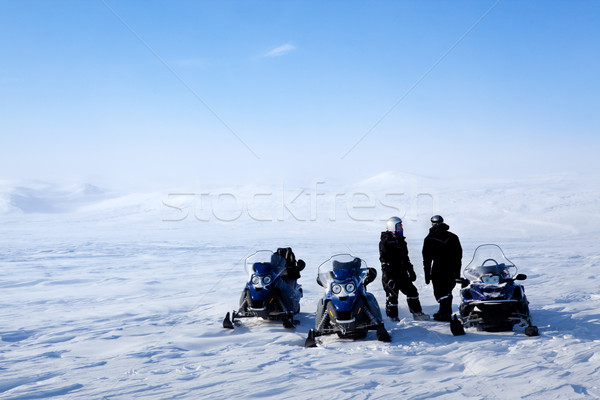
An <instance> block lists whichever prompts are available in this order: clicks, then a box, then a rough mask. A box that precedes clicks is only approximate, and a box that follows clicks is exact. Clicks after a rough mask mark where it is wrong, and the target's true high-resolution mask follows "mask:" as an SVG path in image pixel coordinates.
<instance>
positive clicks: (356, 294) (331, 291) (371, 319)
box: [304, 254, 391, 347]
mask: <svg viewBox="0 0 600 400" xmlns="http://www.w3.org/2000/svg"><path fill="white" fill-rule="evenodd" d="M376 276H377V270H375V269H374V268H368V267H367V264H366V262H365V261H364V260H362V259H360V258H357V257H354V256H351V255H350V254H338V255H335V256H332V257H331V258H330V259H328V260H327V261H325V262H324V263H323V264H321V265H320V266H319V270H318V277H317V283H318V284H319V285H320V286H322V287H324V288H325V294H324V296H323V298H321V300H319V303H318V305H317V314H316V318H315V329H311V330H310V332H309V333H308V337H307V339H306V342H305V344H304V345H305V347H316V345H317V342H316V340H315V338H316V337H318V336H323V335H331V334H334V333H336V334H337V335H338V336H339V337H341V338H350V339H362V338H364V337H366V336H367V332H368V331H369V330H375V331H376V332H377V339H378V340H380V341H383V342H390V341H391V337H390V335H389V333H388V332H387V331H386V329H385V327H384V325H383V318H382V316H381V310H380V308H379V304H378V303H377V300H376V299H375V296H373V294H371V293H369V292H367V289H366V286H367V285H368V284H369V283H370V282H372V281H373V280H374V279H375V277H376Z"/></svg>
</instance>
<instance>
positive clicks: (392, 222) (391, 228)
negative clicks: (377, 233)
mask: <svg viewBox="0 0 600 400" xmlns="http://www.w3.org/2000/svg"><path fill="white" fill-rule="evenodd" d="M398 224H402V220H401V219H400V218H398V217H391V218H390V219H388V220H387V223H386V228H387V231H388V232H396V231H397V229H396V227H397V226H398Z"/></svg>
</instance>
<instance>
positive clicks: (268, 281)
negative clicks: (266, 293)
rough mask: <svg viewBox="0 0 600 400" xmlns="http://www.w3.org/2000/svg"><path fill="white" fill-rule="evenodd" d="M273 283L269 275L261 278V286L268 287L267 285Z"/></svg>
mask: <svg viewBox="0 0 600 400" xmlns="http://www.w3.org/2000/svg"><path fill="white" fill-rule="evenodd" d="M272 281H273V279H272V278H271V276H270V275H267V276H265V277H264V278H263V284H265V285H268V284H269V283H271V282H272Z"/></svg>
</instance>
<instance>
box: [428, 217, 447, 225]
mask: <svg viewBox="0 0 600 400" xmlns="http://www.w3.org/2000/svg"><path fill="white" fill-rule="evenodd" d="M442 222H444V218H442V216H441V215H434V216H433V217H431V223H432V224H433V225H437V224H441V223H442Z"/></svg>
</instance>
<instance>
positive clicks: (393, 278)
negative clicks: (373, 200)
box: [379, 217, 429, 321]
mask: <svg viewBox="0 0 600 400" xmlns="http://www.w3.org/2000/svg"><path fill="white" fill-rule="evenodd" d="M386 228H387V230H386V231H385V232H381V239H380V241H379V261H381V271H382V278H381V283H382V284H383V290H385V313H386V314H387V316H388V317H390V318H391V319H392V320H395V321H398V292H399V291H400V292H402V294H404V295H405V296H406V302H407V303H408V309H409V310H410V312H411V313H412V315H413V318H414V319H415V320H421V321H426V320H428V319H429V315H427V314H423V310H422V308H421V302H420V301H419V292H418V291H417V288H416V287H415V285H414V284H413V282H414V281H415V280H416V279H417V275H416V274H415V270H414V268H413V265H412V264H411V263H410V259H409V258H408V247H407V245H406V238H405V237H404V230H403V228H402V220H401V219H400V218H398V217H391V218H390V219H388V220H387V224H386Z"/></svg>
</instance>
